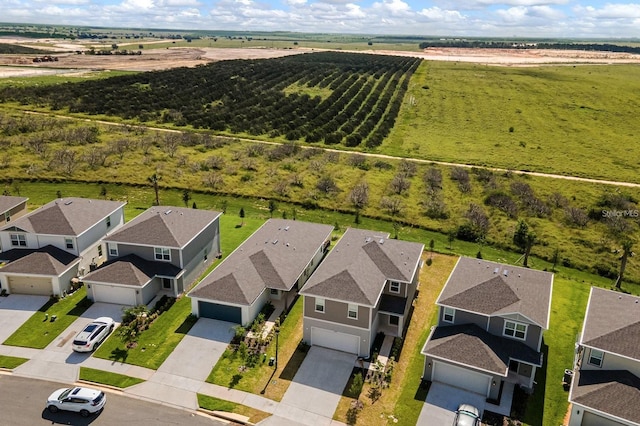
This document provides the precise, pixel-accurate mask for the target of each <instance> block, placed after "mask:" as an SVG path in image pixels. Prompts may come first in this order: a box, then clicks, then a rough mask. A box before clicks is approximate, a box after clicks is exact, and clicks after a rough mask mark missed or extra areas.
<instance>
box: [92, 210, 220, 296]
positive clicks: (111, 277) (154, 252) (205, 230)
mask: <svg viewBox="0 0 640 426" xmlns="http://www.w3.org/2000/svg"><path fill="white" fill-rule="evenodd" d="M221 214H222V213H220V212H216V211H210V210H197V209H188V208H183V207H171V206H156V207H151V208H150V209H147V210H146V211H144V212H143V213H142V214H140V215H139V216H137V217H135V218H134V219H133V220H131V221H130V222H128V223H127V224H126V225H124V226H123V227H122V228H120V229H119V230H117V231H116V232H113V233H112V234H109V235H108V236H106V237H105V238H104V239H103V240H102V244H103V246H104V247H103V253H104V259H101V260H104V261H105V262H104V263H103V264H101V265H100V267H98V268H97V269H95V270H93V271H91V272H89V273H88V274H87V275H85V276H84V277H83V281H84V283H85V284H86V285H87V296H88V297H89V298H90V299H91V300H94V301H96V302H107V303H118V304H122V305H130V306H134V305H141V304H148V303H150V302H151V301H152V300H153V299H154V298H155V297H156V296H158V295H164V294H166V295H168V296H172V297H177V296H178V295H179V294H182V293H183V292H184V291H186V290H188V288H189V286H190V285H191V284H192V283H193V281H195V279H196V278H197V277H198V276H199V275H200V274H201V273H203V272H204V270H205V269H206V268H207V266H209V265H210V264H211V262H213V260H214V259H215V258H216V257H217V256H219V255H220V223H219V218H220V215H221Z"/></svg>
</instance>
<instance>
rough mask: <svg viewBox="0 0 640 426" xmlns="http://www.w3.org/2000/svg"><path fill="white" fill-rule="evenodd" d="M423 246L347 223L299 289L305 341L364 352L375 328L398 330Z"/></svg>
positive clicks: (391, 332) (389, 332)
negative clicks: (302, 303)
mask: <svg viewBox="0 0 640 426" xmlns="http://www.w3.org/2000/svg"><path fill="white" fill-rule="evenodd" d="M423 249H424V245H423V244H419V243H412V242H406V241H400V240H395V239H389V234H387V233H381V232H376V231H368V230H363V229H355V228H349V229H347V231H346V232H345V233H344V235H343V236H342V238H341V239H340V241H338V243H337V244H336V246H335V247H334V248H333V250H331V252H330V253H329V255H327V258H326V259H325V260H324V261H323V262H322V264H321V265H320V266H319V267H318V269H317V270H316V271H315V272H314V273H313V275H312V276H311V278H310V279H309V281H307V283H306V284H305V286H304V287H303V288H302V290H301V291H300V294H301V295H303V296H304V326H303V327H304V328H303V330H304V331H303V334H304V336H303V339H304V341H305V342H307V343H309V344H310V345H318V346H324V347H327V348H331V349H336V350H340V351H344V352H350V353H354V354H357V355H358V356H361V357H364V358H368V357H369V356H370V350H371V345H372V344H373V341H374V339H375V337H376V334H377V333H378V332H384V333H385V334H387V335H390V336H402V335H403V333H404V330H405V328H406V326H407V325H408V324H407V323H408V321H407V319H408V314H409V310H410V308H411V305H412V302H413V299H414V296H415V292H416V287H417V285H418V277H419V273H420V267H421V266H422V260H421V257H422V251H423Z"/></svg>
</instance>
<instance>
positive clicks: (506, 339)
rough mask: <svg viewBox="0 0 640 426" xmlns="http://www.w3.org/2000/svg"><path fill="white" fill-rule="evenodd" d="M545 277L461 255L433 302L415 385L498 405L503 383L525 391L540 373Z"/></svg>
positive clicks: (547, 308)
mask: <svg viewBox="0 0 640 426" xmlns="http://www.w3.org/2000/svg"><path fill="white" fill-rule="evenodd" d="M552 287H553V274H551V273H549V272H543V271H537V270H532V269H528V268H522V267H517V266H511V265H504V264H500V263H495V262H489V261H486V260H480V259H472V258H469V257H461V258H460V259H458V262H457V263H456V266H455V267H454V269H453V271H452V272H451V274H450V275H449V278H448V279H447V282H446V283H445V285H444V288H443V289H442V292H441V293H440V295H439V296H438V299H437V300H436V304H437V305H438V307H439V314H438V315H439V316H438V325H437V326H436V327H433V328H432V329H431V332H430V334H429V337H428V339H427V341H426V343H425V345H424V347H423V348H422V351H421V353H422V354H423V355H424V356H425V361H424V370H423V377H422V379H423V380H426V381H432V382H441V383H445V384H448V385H452V386H455V387H459V388H462V389H465V390H468V391H471V392H475V393H478V394H481V395H484V396H485V397H486V398H487V399H489V400H498V399H499V395H500V393H501V389H502V388H503V386H504V385H505V384H506V383H509V384H518V385H520V386H522V387H524V388H526V389H530V390H533V385H534V377H535V373H536V368H540V367H542V363H543V354H542V351H541V349H542V333H543V331H544V330H546V329H547V328H548V326H549V315H550V312H551V293H552Z"/></svg>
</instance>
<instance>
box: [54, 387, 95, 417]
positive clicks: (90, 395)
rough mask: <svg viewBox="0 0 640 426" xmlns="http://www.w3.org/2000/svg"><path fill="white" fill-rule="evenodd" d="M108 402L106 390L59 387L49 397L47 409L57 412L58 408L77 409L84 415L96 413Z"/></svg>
mask: <svg viewBox="0 0 640 426" xmlns="http://www.w3.org/2000/svg"><path fill="white" fill-rule="evenodd" d="M106 403H107V396H106V395H105V394H104V392H102V391H99V390H96V389H90V388H81V387H75V388H62V389H58V390H57V391H55V392H54V393H52V394H51V395H49V398H48V399H47V409H48V410H49V411H50V412H52V413H56V412H58V410H64V411H75V412H76V413H80V415H81V416H82V417H88V416H89V414H93V413H96V412H98V411H100V410H102V408H103V407H104V404H106Z"/></svg>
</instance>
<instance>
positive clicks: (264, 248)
mask: <svg viewBox="0 0 640 426" xmlns="http://www.w3.org/2000/svg"><path fill="white" fill-rule="evenodd" d="M332 230H333V226H331V225H321V224H317V223H309V222H301V221H296V220H285V219H269V220H268V221H266V222H265V223H264V225H262V226H261V227H260V229H258V230H257V231H256V232H254V233H253V235H251V236H250V237H249V238H248V239H247V240H246V241H245V242H243V243H242V244H241V245H240V246H239V247H238V248H237V249H236V250H235V251H234V252H233V253H231V254H230V255H229V256H228V257H227V258H226V259H224V260H223V261H222V263H220V265H218V266H217V267H216V268H215V269H214V270H213V271H212V272H211V273H210V274H209V275H207V276H206V277H205V278H204V279H203V280H202V281H201V282H200V284H198V285H197V286H196V287H195V288H194V289H193V290H192V291H191V292H189V296H191V297H197V298H201V299H207V300H214V301H221V302H228V303H236V304H241V305H250V304H251V303H253V301H254V300H255V299H256V298H257V297H258V296H260V294H261V293H262V292H263V291H264V290H265V289H267V288H272V289H280V290H290V289H291V288H292V287H293V286H294V284H295V283H296V281H297V280H298V278H299V277H300V276H301V275H302V273H303V272H304V270H305V268H306V267H307V265H308V264H309V263H310V262H311V260H312V259H313V256H314V255H315V254H316V252H317V251H318V249H319V248H320V247H321V246H322V245H323V244H324V243H325V242H327V241H329V238H330V237H331V231H332Z"/></svg>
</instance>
